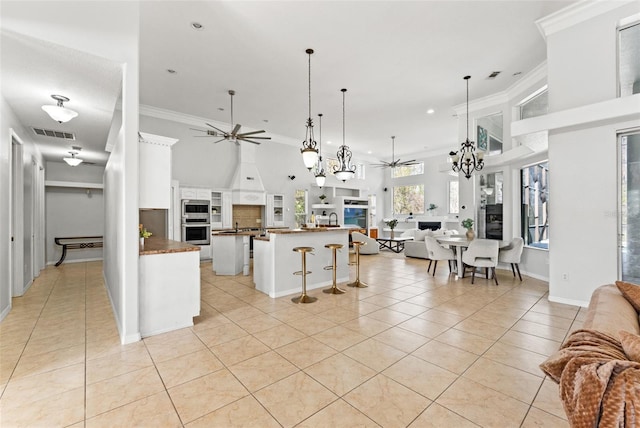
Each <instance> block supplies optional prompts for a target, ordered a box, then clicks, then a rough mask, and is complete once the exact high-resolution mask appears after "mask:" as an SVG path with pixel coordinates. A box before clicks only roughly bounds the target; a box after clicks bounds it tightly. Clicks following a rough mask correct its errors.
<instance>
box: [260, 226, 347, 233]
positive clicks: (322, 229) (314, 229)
mask: <svg viewBox="0 0 640 428" xmlns="http://www.w3.org/2000/svg"><path fill="white" fill-rule="evenodd" d="M334 230H353V228H351V227H303V228H301V229H274V230H271V229H268V230H267V231H268V232H269V233H274V234H280V235H284V234H289V233H309V232H312V233H317V232H333V231H334Z"/></svg>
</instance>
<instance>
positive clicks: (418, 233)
mask: <svg viewBox="0 0 640 428" xmlns="http://www.w3.org/2000/svg"><path fill="white" fill-rule="evenodd" d="M428 232H429V231H428V230H417V231H416V234H415V235H414V237H413V240H414V241H424V237H425V236H427V233H428Z"/></svg>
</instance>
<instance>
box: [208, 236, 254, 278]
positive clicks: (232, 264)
mask: <svg viewBox="0 0 640 428" xmlns="http://www.w3.org/2000/svg"><path fill="white" fill-rule="evenodd" d="M211 250H212V257H211V259H212V263H211V267H212V269H213V271H214V272H215V273H216V275H238V274H240V273H241V272H242V274H243V275H245V276H246V275H249V258H250V252H249V236H248V235H240V234H237V235H236V234H216V235H212V237H211Z"/></svg>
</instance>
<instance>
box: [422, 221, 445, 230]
mask: <svg viewBox="0 0 640 428" xmlns="http://www.w3.org/2000/svg"><path fill="white" fill-rule="evenodd" d="M441 227H442V224H441V223H440V222H439V221H419V222H418V229H420V230H426V229H430V230H438V229H440V228H441Z"/></svg>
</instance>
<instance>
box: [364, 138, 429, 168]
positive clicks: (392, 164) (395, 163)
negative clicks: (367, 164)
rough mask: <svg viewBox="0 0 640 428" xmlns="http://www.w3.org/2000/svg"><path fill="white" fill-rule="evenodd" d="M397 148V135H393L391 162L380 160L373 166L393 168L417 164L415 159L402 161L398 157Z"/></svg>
mask: <svg viewBox="0 0 640 428" xmlns="http://www.w3.org/2000/svg"><path fill="white" fill-rule="evenodd" d="M395 148H396V137H394V136H391V162H385V161H380V163H374V164H373V166H375V167H379V168H391V169H393V168H396V167H398V166H408V165H416V164H417V163H418V162H416V160H415V159H411V160H408V161H402V162H401V161H400V159H396V154H395Z"/></svg>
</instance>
